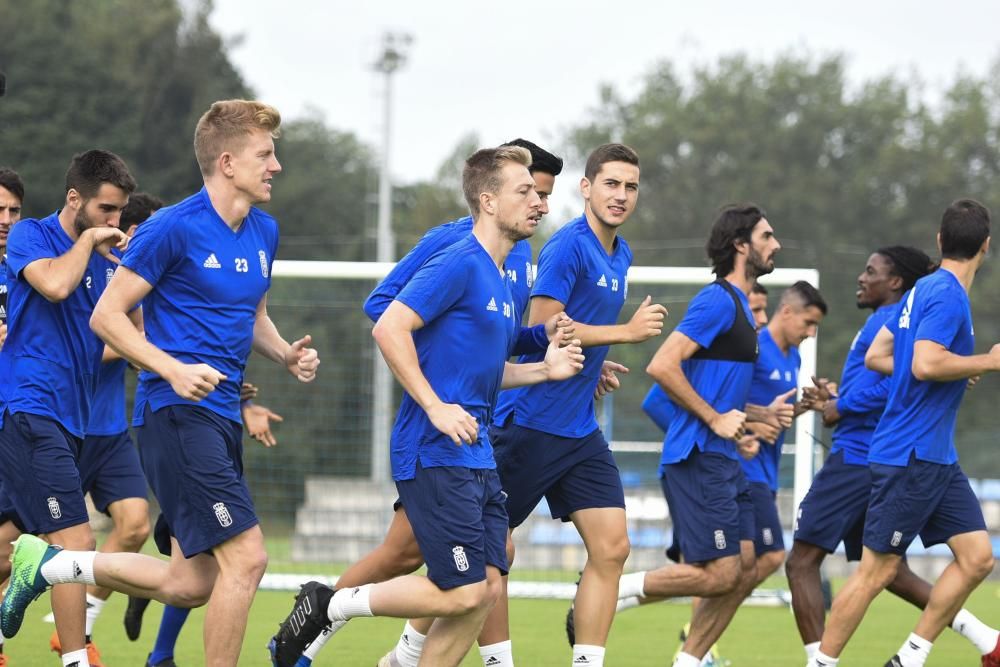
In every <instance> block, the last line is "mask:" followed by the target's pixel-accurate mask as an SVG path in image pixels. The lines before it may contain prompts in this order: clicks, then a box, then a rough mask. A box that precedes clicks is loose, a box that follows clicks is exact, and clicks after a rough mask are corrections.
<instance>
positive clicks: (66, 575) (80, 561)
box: [41, 550, 97, 664]
mask: <svg viewBox="0 0 1000 667" xmlns="http://www.w3.org/2000/svg"><path fill="white" fill-rule="evenodd" d="M96 557H97V552H96V551H66V550H63V551H60V552H59V553H57V554H56V555H55V556H53V557H52V558H50V559H49V560H48V561H46V563H45V564H44V565H42V568H41V573H42V578H43V579H45V581H47V582H49V584H51V585H55V584H89V585H91V586H96V585H97V582H96V581H94V558H96ZM81 664H82V663H81Z"/></svg>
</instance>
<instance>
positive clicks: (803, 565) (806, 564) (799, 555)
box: [785, 545, 822, 579]
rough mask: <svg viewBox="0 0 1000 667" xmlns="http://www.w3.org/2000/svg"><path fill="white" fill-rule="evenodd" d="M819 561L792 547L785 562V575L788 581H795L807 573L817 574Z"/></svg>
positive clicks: (796, 546) (796, 547)
mask: <svg viewBox="0 0 1000 667" xmlns="http://www.w3.org/2000/svg"><path fill="white" fill-rule="evenodd" d="M821 560H822V559H821V558H816V557H815V556H813V555H812V554H807V553H805V551H804V550H803V549H801V548H799V547H798V545H794V546H792V550H791V552H790V553H789V554H788V560H786V561H785V574H787V575H788V578H789V579H796V578H798V577H801V576H803V575H805V574H807V573H809V572H819V566H820V562H821Z"/></svg>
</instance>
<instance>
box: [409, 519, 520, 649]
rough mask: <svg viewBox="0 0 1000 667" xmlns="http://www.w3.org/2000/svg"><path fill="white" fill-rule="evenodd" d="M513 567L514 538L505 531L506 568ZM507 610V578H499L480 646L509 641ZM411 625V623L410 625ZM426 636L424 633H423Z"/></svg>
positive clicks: (481, 633)
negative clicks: (493, 602)
mask: <svg viewBox="0 0 1000 667" xmlns="http://www.w3.org/2000/svg"><path fill="white" fill-rule="evenodd" d="M513 566H514V538H513V531H512V529H507V567H508V568H511V567H513ZM508 612H509V609H508V608H507V577H500V585H499V592H498V593H497V601H496V603H495V604H494V605H493V609H492V610H491V611H490V613H489V615H488V616H487V617H486V621H485V622H484V623H483V631H482V632H480V633H479V640H478V643H479V645H480V646H490V645H491V644H498V643H500V642H505V641H507V640H508V639H510V617H509V616H508ZM410 624H411V625H412V624H413V623H412V621H411V623H410ZM425 634H426V633H425Z"/></svg>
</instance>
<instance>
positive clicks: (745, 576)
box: [619, 204, 781, 666]
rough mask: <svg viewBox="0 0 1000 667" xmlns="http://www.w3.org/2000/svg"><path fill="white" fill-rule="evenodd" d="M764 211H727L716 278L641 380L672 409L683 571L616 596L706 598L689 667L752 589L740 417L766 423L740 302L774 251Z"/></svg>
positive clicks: (713, 240) (670, 475) (672, 491)
mask: <svg viewBox="0 0 1000 667" xmlns="http://www.w3.org/2000/svg"><path fill="white" fill-rule="evenodd" d="M780 247H781V246H780V244H779V243H778V241H777V239H776V238H775V236H774V231H773V230H772V228H771V225H770V223H769V222H768V221H767V219H766V218H765V216H764V212H763V211H762V210H761V209H760V208H758V207H756V206H754V205H752V204H750V205H743V206H727V207H725V208H724V209H722V211H721V213H720V215H719V217H718V218H717V219H716V221H715V223H714V225H713V227H712V232H711V234H710V236H709V240H708V243H707V244H706V250H707V252H708V256H709V259H710V260H711V262H712V269H713V271H714V273H715V275H716V276H718V279H717V280H716V282H714V283H712V284H710V285H708V286H707V287H705V288H703V289H702V290H701V291H700V292H699V293H698V295H697V296H695V298H694V299H693V300H692V301H691V303H690V305H689V306H688V310H687V313H686V314H685V316H684V319H683V320H682V321H681V323H680V324H679V325H678V326H677V328H676V329H675V330H674V331H673V332H672V333H671V334H670V336H669V337H668V338H667V340H666V341H665V342H664V343H663V345H662V346H661V347H660V349H659V350H658V351H657V353H656V355H655V356H654V357H653V359H652V361H650V363H649V366H648V368H647V369H646V370H647V372H648V373H649V374H650V375H651V376H652V377H653V379H655V380H656V381H657V382H658V383H659V384H661V385H663V387H664V388H665V389H666V390H667V393H668V394H669V395H670V397H671V400H672V401H673V402H674V403H675V404H676V405H677V407H678V408H679V409H677V410H676V411H675V413H674V417H673V419H672V420H671V422H670V428H669V431H668V433H667V437H666V439H665V441H664V447H663V456H662V459H661V465H660V476H661V482H662V484H663V489H664V494H665V495H666V498H667V503H668V505H669V507H670V515H671V516H672V517H673V519H674V534H675V535H676V538H677V540H678V544H679V547H680V551H681V554H682V556H683V559H684V561H685V562H684V564H681V565H677V566H670V567H663V568H660V569H658V570H653V571H649V572H636V573H632V574H627V575H625V576H623V577H622V583H621V587H620V589H621V590H620V591H619V597H620V598H628V597H633V596H634V597H652V598H662V597H679V596H685V595H694V596H702V597H705V598H706V599H705V600H702V601H701V603H700V604H699V605H698V606H697V608H696V610H695V612H694V615H693V616H692V619H691V632H690V633H689V635H688V637H687V640H686V641H685V644H684V650H683V651H682V652H681V653H679V654H678V655H677V656H676V658H675V660H674V664H675V665H682V666H687V665H691V666H697V665H698V664H699V663H700V662H701V659H702V656H704V655H705V654H706V653H707V652H708V650H709V648H710V647H711V646H712V645H713V644H714V643H715V642H716V640H717V639H718V638H719V637H720V636H721V635H722V632H723V631H724V630H725V628H726V626H727V625H728V624H729V621H730V620H731V619H732V617H733V614H735V612H736V609H737V608H738V607H739V604H740V602H741V601H742V600H743V598H744V597H745V596H746V595H747V594H748V593H749V592H750V591H751V590H753V587H754V586H755V584H756V566H755V559H754V550H753V537H754V530H753V508H752V505H751V501H750V493H749V488H748V484H747V481H746V477H745V475H744V474H743V468H742V466H741V465H740V463H739V454H738V453H737V441H740V442H741V444H744V445H746V444H749V443H748V442H747V441H748V440H749V439H752V438H751V437H750V436H747V435H746V433H745V427H746V422H747V421H748V418H752V419H753V420H754V421H769V420H770V419H771V418H772V417H773V416H774V415H769V414H766V413H767V412H768V411H767V410H764V411H761V410H760V409H759V408H756V407H754V406H751V405H748V404H747V398H748V396H749V392H750V384H751V381H752V377H753V368H754V363H755V361H756V359H757V335H756V333H755V327H754V324H753V322H754V318H753V314H752V313H751V312H750V307H749V302H748V298H747V295H748V294H749V293H750V289H751V287H752V285H753V283H754V281H755V280H756V279H757V278H758V277H759V276H761V275H764V274H767V273H770V272H771V271H772V270H773V268H774V255H775V253H777V251H778V250H779V249H780Z"/></svg>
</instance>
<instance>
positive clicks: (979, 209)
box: [940, 199, 990, 260]
mask: <svg viewBox="0 0 1000 667" xmlns="http://www.w3.org/2000/svg"><path fill="white" fill-rule="evenodd" d="M940 233H941V256H942V257H943V258H944V259H957V260H963V259H972V258H973V257H975V256H976V254H977V253H979V249H980V248H982V247H983V243H984V242H985V241H986V239H988V238H989V236H990V210H989V209H988V208H986V207H985V206H983V205H982V204H980V203H979V202H977V201H976V200H975V199H956V200H955V201H953V202H952V203H951V205H950V206H948V208H946V209H945V210H944V215H942V216H941V230H940Z"/></svg>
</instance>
